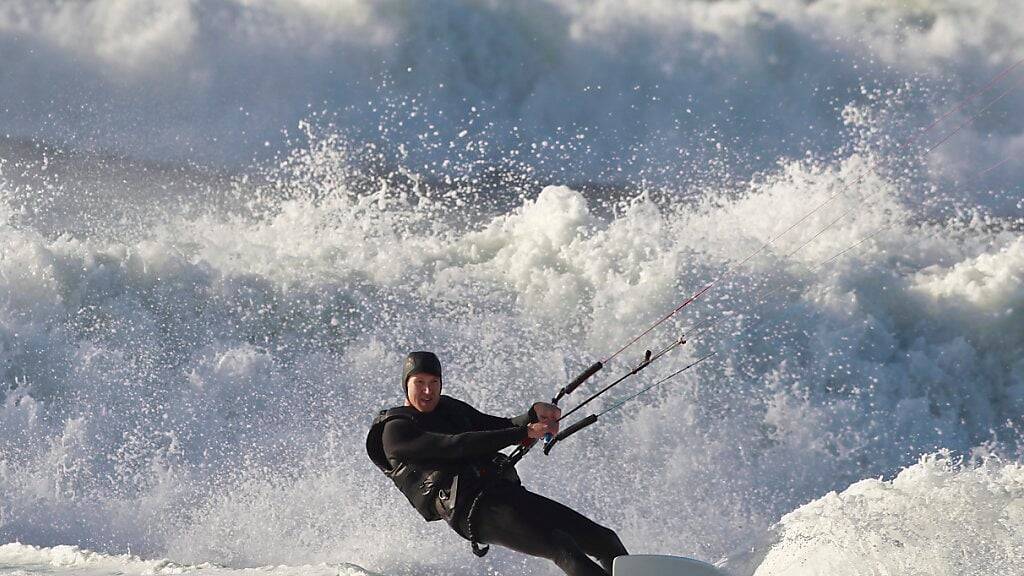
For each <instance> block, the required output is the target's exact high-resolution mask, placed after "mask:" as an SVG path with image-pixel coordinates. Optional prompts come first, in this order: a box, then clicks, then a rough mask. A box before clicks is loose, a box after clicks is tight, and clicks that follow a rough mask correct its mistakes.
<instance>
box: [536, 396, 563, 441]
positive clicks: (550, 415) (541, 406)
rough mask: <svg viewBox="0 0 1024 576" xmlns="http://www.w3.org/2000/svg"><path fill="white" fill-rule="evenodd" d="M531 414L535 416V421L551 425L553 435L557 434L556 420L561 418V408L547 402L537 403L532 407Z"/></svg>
mask: <svg viewBox="0 0 1024 576" xmlns="http://www.w3.org/2000/svg"><path fill="white" fill-rule="evenodd" d="M533 412H534V413H535V414H536V415H537V420H539V421H540V422H547V423H548V424H551V425H552V426H554V432H553V434H558V419H559V418H561V417H562V409H561V408H559V407H558V406H555V405H554V404H549V403H547V402H537V403H536V404H534V405H533Z"/></svg>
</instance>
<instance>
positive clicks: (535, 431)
mask: <svg viewBox="0 0 1024 576" xmlns="http://www.w3.org/2000/svg"><path fill="white" fill-rule="evenodd" d="M545 434H552V435H554V434H558V422H534V423H532V424H527V425H526V435H527V436H529V437H530V438H532V439H534V440H540V439H541V438H543V437H544V435H545Z"/></svg>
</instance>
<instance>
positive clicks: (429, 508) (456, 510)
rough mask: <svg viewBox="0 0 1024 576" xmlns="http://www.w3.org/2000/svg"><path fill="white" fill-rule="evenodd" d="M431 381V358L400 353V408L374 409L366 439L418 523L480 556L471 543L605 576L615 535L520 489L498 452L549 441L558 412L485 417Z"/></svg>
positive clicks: (546, 409)
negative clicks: (463, 542) (442, 527)
mask: <svg viewBox="0 0 1024 576" xmlns="http://www.w3.org/2000/svg"><path fill="white" fill-rule="evenodd" d="M441 383H442V378H441V362H440V360H439V359H438V357H437V356H436V355H435V354H433V353H432V352H413V353H411V354H409V356H408V357H407V358H406V360H405V364H404V367H403V371H402V392H403V394H404V396H405V403H404V405H403V406H398V407H395V408H391V409H390V410H383V411H381V413H380V414H379V415H378V416H377V418H376V419H375V420H374V422H373V425H372V426H371V428H370V433H369V435H368V436H367V438H366V449H367V452H368V453H369V455H370V458H371V459H372V460H373V462H374V463H375V464H376V465H377V466H378V467H379V468H380V469H381V470H383V471H384V473H385V474H386V475H387V476H388V477H389V478H391V480H392V481H394V483H395V485H396V486H398V488H399V489H400V490H401V491H402V493H403V494H404V495H405V497H406V498H407V499H408V500H409V502H410V503H412V505H413V506H414V507H415V508H416V510H417V511H418V512H419V513H420V514H421V515H422V516H423V517H424V518H425V519H426V520H427V521H432V520H441V519H444V520H446V521H447V522H448V524H449V525H450V526H451V527H452V529H453V530H455V532H457V533H458V534H459V535H460V536H462V537H463V538H466V539H467V540H469V541H470V542H472V544H473V550H474V552H476V553H477V554H478V555H480V556H482V555H483V554H485V553H486V548H483V549H481V548H479V547H478V545H477V543H485V544H497V545H499V546H504V547H506V548H511V549H513V550H517V551H519V552H522V553H525V554H529V555H532V556H540V557H543V558H547V559H549V560H551V561H553V562H554V563H555V564H557V565H558V567H559V568H561V569H562V570H563V571H564V572H565V573H566V574H569V575H571V576H606V575H607V574H611V570H612V560H613V559H614V558H615V557H616V556H622V555H625V554H626V553H627V552H626V549H625V548H624V547H623V545H622V542H621V541H620V540H619V537H618V536H617V535H616V534H615V532H614V531H612V530H610V529H608V528H605V527H603V526H601V525H599V524H597V523H596V522H594V521H593V520H590V519H589V518H587V517H585V516H583V515H582V514H580V513H579V512H576V511H575V510H572V509H571V508H569V507H567V506H564V505H562V504H559V503H558V502H555V501H554V500H550V499H548V498H545V497H543V496H540V495H538V494H534V493H533V492H530V491H529V490H526V489H525V488H523V486H522V485H521V483H520V481H519V477H518V475H517V474H516V472H515V467H514V466H504V465H503V462H504V461H505V459H506V457H505V455H503V454H501V453H500V452H498V451H499V450H501V449H502V448H506V447H508V446H512V445H515V444H519V443H523V442H529V441H530V440H537V439H540V438H543V437H544V435H545V434H557V433H558V418H559V416H560V415H561V411H560V410H559V408H558V407H557V406H555V405H553V404H548V403H545V402H537V403H535V404H534V405H533V406H532V407H531V408H530V409H529V411H527V413H526V414H523V415H522V416H517V417H515V418H502V417H499V416H491V415H489V414H484V413H482V412H480V411H478V410H476V409H475V408H473V407H472V406H470V405H469V404H466V403H465V402H462V401H460V400H456V399H455V398H452V397H450V396H442V395H441ZM588 556H590V557H593V558H596V559H597V561H598V562H599V563H600V566H598V564H597V563H595V562H594V561H593V560H591V559H590V558H589V557H588ZM601 566H603V567H604V569H602V568H601Z"/></svg>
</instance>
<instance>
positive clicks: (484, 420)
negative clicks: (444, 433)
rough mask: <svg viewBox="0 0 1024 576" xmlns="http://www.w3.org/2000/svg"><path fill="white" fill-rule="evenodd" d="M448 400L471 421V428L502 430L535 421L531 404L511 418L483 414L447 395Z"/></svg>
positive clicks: (535, 415)
mask: <svg viewBox="0 0 1024 576" xmlns="http://www.w3.org/2000/svg"><path fill="white" fill-rule="evenodd" d="M447 399H448V401H449V402H451V404H452V407H453V408H454V409H456V410H458V411H459V412H461V413H462V414H463V415H465V416H466V418H468V419H469V421H470V423H472V425H473V428H475V429H477V430H502V429H505V428H512V427H518V426H526V425H527V424H532V423H534V422H537V421H538V420H537V413H536V412H535V411H534V409H533V407H532V406H531V407H530V409H529V410H527V411H526V413H525V414H521V415H519V416H514V417H512V418H504V417H501V416H492V415H491V414H484V413H483V412H481V411H479V410H477V409H476V408H473V407H472V406H470V405H469V404H466V403H465V402H463V401H462V400H457V399H455V398H451V397H447Z"/></svg>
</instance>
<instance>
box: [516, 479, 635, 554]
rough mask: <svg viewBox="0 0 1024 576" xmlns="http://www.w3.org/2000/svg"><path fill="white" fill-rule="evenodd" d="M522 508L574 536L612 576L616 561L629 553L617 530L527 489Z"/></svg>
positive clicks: (521, 500)
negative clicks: (614, 561) (613, 563)
mask: <svg viewBox="0 0 1024 576" xmlns="http://www.w3.org/2000/svg"><path fill="white" fill-rule="evenodd" d="M520 506H523V507H524V508H526V509H527V510H530V511H531V512H533V513H535V514H537V515H538V517H540V518H543V519H544V522H545V523H546V524H549V525H551V526H552V527H553V528H556V529H558V530H560V531H562V532H565V533H566V534H568V535H569V536H571V537H572V539H573V540H575V541H576V543H577V545H579V547H580V548H581V549H582V550H583V551H584V552H586V553H587V554H588V555H590V556H593V557H594V558H597V560H598V561H599V562H600V563H601V565H602V566H604V569H605V570H607V571H608V573H609V574H611V572H612V561H613V560H615V558H616V557H617V556H625V555H627V554H629V552H627V551H626V547H625V546H623V545H622V541H621V540H619V536H618V534H616V533H615V531H614V530H612V529H610V528H605V527H604V526H601V525H600V524H598V523H597V522H594V521H593V520H591V519H590V518H587V517H586V516H584V515H583V514H580V513H579V512H577V511H575V510H573V509H572V508H569V507H568V506H565V505H564V504H561V503H559V502H556V501H554V500H552V499H550V498H545V497H544V496H541V495H539V494H534V493H533V492H530V491H529V490H525V489H524V490H523V491H522V495H521V496H520Z"/></svg>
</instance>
